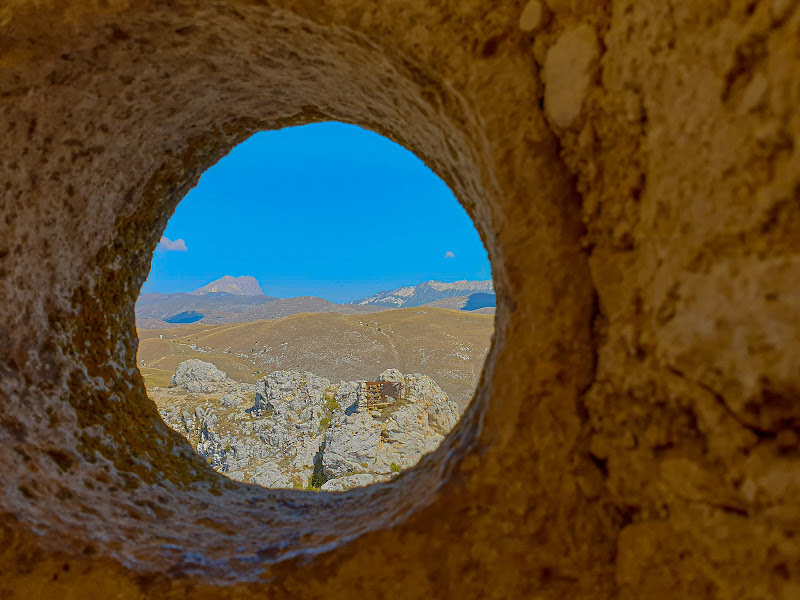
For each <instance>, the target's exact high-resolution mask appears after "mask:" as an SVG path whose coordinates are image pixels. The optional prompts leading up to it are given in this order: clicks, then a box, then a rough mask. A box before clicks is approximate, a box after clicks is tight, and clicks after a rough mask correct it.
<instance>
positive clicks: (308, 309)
mask: <svg viewBox="0 0 800 600" xmlns="http://www.w3.org/2000/svg"><path fill="white" fill-rule="evenodd" d="M382 310H388V309H386V308H384V307H381V306H354V305H351V304H336V303H334V302H330V301H328V300H325V299H324V298H317V297H316V296H298V297H297V298H279V299H277V300H273V301H272V302H269V303H267V304H262V305H260V306H256V307H255V308H252V309H250V310H248V311H247V312H245V313H238V314H225V313H209V314H206V315H205V318H204V319H203V321H202V322H203V323H249V322H251V321H260V320H263V319H281V318H283V317H288V316H291V315H296V314H300V313H340V314H346V315H356V314H368V313H374V312H380V311H382Z"/></svg>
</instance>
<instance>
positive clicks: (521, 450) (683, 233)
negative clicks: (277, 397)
mask: <svg viewBox="0 0 800 600" xmlns="http://www.w3.org/2000/svg"><path fill="white" fill-rule="evenodd" d="M799 52H800V10H798V8H797V3H794V2H786V1H777V0H775V1H768V0H763V1H758V2H737V1H732V2H697V1H696V0H676V1H674V2H671V3H649V2H629V1H625V0H619V1H617V0H613V1H609V2H602V3H601V2H587V1H583V0H574V1H567V0H558V1H556V0H546V1H542V2H535V3H533V2H520V3H514V2H509V3H489V4H487V3H486V2H478V1H477V0H464V1H459V2H441V1H439V2H429V1H426V2H423V1H422V0H408V1H405V2H366V1H359V0H354V1H353V2H350V3H346V4H345V3H343V2H341V1H339V0H321V1H319V2H306V1H301V0H275V1H273V2H270V3H268V4H260V3H250V2H244V1H238V0H237V1H233V0H218V1H215V2H210V3H208V2H204V3H193V2H188V1H183V0H176V1H174V2H169V3H165V2H160V1H156V0H147V1H144V2H140V3H129V2H124V1H110V2H105V3H100V2H86V1H80V2H79V1H78V0H49V1H48V2H24V1H19V0H16V1H12V2H5V3H4V4H2V5H0V127H2V135H0V165H1V166H2V168H0V207H2V209H1V210H0V216H1V217H2V218H0V299H2V301H1V302H0V397H1V398H2V400H3V401H2V402H0V464H2V470H0V472H1V473H2V483H3V487H2V489H3V494H2V497H1V498H0V514H2V519H1V520H0V523H2V526H1V527H0V537H2V541H3V543H2V544H1V545H0V564H2V565H3V571H2V578H1V582H0V586H2V588H1V589H2V594H0V595H2V596H3V597H9V598H19V597H22V598H26V599H27V598H30V597H31V593H32V592H31V590H35V591H36V592H38V593H39V595H40V596H42V597H54V598H55V597H65V598H66V597H70V596H72V597H109V596H115V597H118V598H142V597H164V596H171V597H187V596H190V595H192V596H194V595H196V594H197V593H198V592H199V593H202V594H205V595H207V596H210V597H216V598H225V597H236V598H239V599H241V598H259V597H265V596H268V597H272V598H298V597H306V598H323V597H324V598H325V599H326V600H333V599H335V598H350V597H352V595H353V590H358V592H359V593H361V594H363V595H365V596H370V597H376V598H380V597H403V598H433V597H453V598H458V597H465V598H471V597H498V598H537V597H541V598H603V599H606V598H608V599H610V598H623V599H633V598H701V599H702V598H731V599H733V598H745V597H754V598H780V599H793V598H796V597H798V595H799V594H800V592H799V591H798V590H799V589H800V572H799V571H798V565H799V564H800V541H798V540H800V536H798V535H797V530H798V521H799V520H800V519H799V518H798V515H800V505H798V500H797V498H798V497H799V495H798V487H799V485H798V480H799V479H800V478H799V477H798V473H799V472H800V458H798V457H799V456H800V451H799V450H798V434H797V427H798V422H800V403H799V402H798V400H797V398H798V396H797V390H798V379H797V378H798V370H797V368H796V367H797V361H796V359H794V357H796V356H797V355H798V354H800V342H798V340H800V323H799V322H798V303H799V302H800V289H798V285H800V284H799V283H798V282H800V277H798V276H797V275H798V260H799V259H798V255H800V246H798V240H800V234H799V232H798V229H799V228H800V208H799V207H798V193H799V192H798V190H800V169H799V168H798V164H799V161H798V150H797V149H798V148H800V118H799V117H798V110H797V107H798V106H800V86H798V85H797V83H796V82H797V81H800V62H798V60H797V56H798V53H799ZM324 119H337V120H341V121H345V122H349V123H356V124H361V125H364V126H366V127H369V128H371V129H374V130H376V131H378V132H380V133H383V134H386V135H387V136H389V137H390V138H392V139H395V140H397V141H399V142H401V143H403V144H404V145H405V146H406V147H407V148H409V149H410V150H412V151H413V152H415V153H416V154H417V155H418V156H420V157H422V158H423V159H424V160H425V161H426V163H427V164H429V165H430V166H431V168H433V169H434V170H435V171H436V172H437V173H438V174H439V175H440V176H441V177H442V178H443V179H444V180H445V181H446V182H447V183H448V184H449V185H450V186H451V187H452V189H453V191H454V193H455V194H456V196H457V197H458V198H459V199H460V201H461V202H462V203H463V205H464V207H465V209H466V210H467V211H468V213H469V215H470V216H471V217H472V218H473V220H474V222H475V225H476V228H477V229H478V231H479V233H480V234H481V236H482V239H483V241H484V243H485V244H486V247H487V250H488V252H489V256H490V258H491V260H492V267H493V268H492V271H493V275H494V288H495V291H496V293H497V320H496V329H497V331H496V335H495V338H494V345H493V350H492V351H491V352H490V354H489V356H488V358H487V361H486V367H485V369H484V372H483V376H482V378H481V382H480V384H479V387H478V390H477V393H476V396H475V398H474V400H473V402H472V404H471V405H470V406H469V407H468V408H467V410H466V412H465V413H464V415H463V416H462V418H461V420H460V421H459V423H458V424H457V425H456V426H455V428H454V429H453V430H452V431H451V433H450V434H449V435H448V436H446V437H445V439H444V440H443V442H442V444H441V445H440V447H439V448H438V449H437V450H436V451H434V452H433V453H431V454H430V455H428V456H426V457H424V458H423V459H422V460H420V462H419V463H418V464H417V465H416V467H414V468H412V469H409V470H408V471H407V472H406V473H405V474H404V475H402V476H401V477H398V478H396V479H393V480H391V481H388V482H384V483H378V484H376V485H372V486H368V487H364V488H358V489H353V490H350V491H347V492H345V493H338V494H322V493H320V494H314V493H309V492H306V491H301V490H267V489H264V488H261V487H258V486H253V485H247V484H244V483H237V482H233V481H231V480H229V479H226V478H224V477H223V476H222V475H220V474H218V473H216V472H215V471H214V470H213V469H212V468H211V467H210V466H209V465H208V464H207V463H206V462H205V461H204V460H203V459H202V458H201V457H200V456H198V455H197V454H196V453H195V452H194V450H193V449H192V448H191V447H190V446H189V444H188V443H187V442H186V440H185V439H184V438H182V437H181V436H179V435H178V434H176V433H174V432H173V431H172V430H171V429H170V428H169V427H167V426H166V425H165V424H164V423H163V421H162V419H161V418H160V416H159V414H158V412H157V410H156V408H155V406H154V405H153V403H152V402H151V401H150V400H149V399H148V398H147V396H146V394H145V391H144V387H143V385H142V381H141V378H140V376H139V373H138V371H137V369H136V365H135V355H136V343H137V342H136V335H135V329H134V312H133V307H134V303H135V300H136V297H137V295H138V293H139V290H140V288H141V284H142V282H143V281H144V279H145V276H146V274H147V271H148V268H149V264H150V260H151V257H152V253H153V250H154V249H155V247H156V245H157V244H158V241H159V239H160V237H161V235H162V234H163V230H164V227H165V226H166V222H167V219H168V217H169V215H170V214H171V213H172V211H173V210H174V208H175V206H176V204H177V202H178V201H179V200H180V198H181V197H182V196H183V195H184V194H185V193H186V192H187V190H189V189H190V188H191V187H192V186H193V185H194V184H195V183H196V181H197V179H198V177H199V176H200V174H201V173H202V172H203V170H205V169H207V168H208V167H209V166H210V165H211V164H213V163H214V162H215V161H216V160H217V159H219V158H220V157H222V156H224V155H225V154H226V153H227V152H228V151H229V150H230V148H231V147H232V146H233V145H235V144H236V143H237V142H239V141H242V140H243V139H245V138H246V137H248V136H249V135H251V134H253V133H254V132H255V131H259V130H264V129H274V128H278V127H283V126H286V125H292V124H301V123H308V122H313V121H319V120H324ZM376 210H378V209H377V199H376ZM377 214H380V213H379V212H378V213H377ZM362 217H363V215H359V219H362ZM359 222H360V221H359ZM358 242H359V243H369V242H368V241H364V240H358ZM237 393H238V392H237V391H236V390H235V389H234V390H231V391H230V392H228V399H227V402H231V403H236V402H238V401H239V400H243V399H242V398H240V397H239V396H237ZM364 475H366V474H352V475H347V476H346V477H351V478H357V477H361V478H362V479H365V477H364ZM265 477H267V478H268V477H272V474H265ZM442 557H446V560H443V558H442Z"/></svg>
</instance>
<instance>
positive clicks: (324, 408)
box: [149, 360, 459, 491]
mask: <svg viewBox="0 0 800 600" xmlns="http://www.w3.org/2000/svg"><path fill="white" fill-rule="evenodd" d="M377 381H385V382H392V383H396V384H397V385H398V389H399V390H400V391H399V394H398V398H397V399H392V401H391V403H390V404H389V405H387V406H383V407H382V408H372V409H370V407H368V406H367V402H366V397H367V396H366V388H365V382H364V381H339V382H338V383H332V382H331V381H330V380H328V379H326V378H323V377H319V376H317V375H314V374H312V373H308V372H297V371H276V372H273V373H270V374H269V375H267V376H266V377H264V378H262V379H259V380H258V381H257V382H256V383H255V384H246V383H241V382H236V381H233V380H231V379H229V378H228V377H227V375H226V374H225V373H224V372H222V371H220V370H219V369H218V368H216V367H215V366H214V365H213V364H211V363H207V362H204V361H200V360H187V361H184V362H182V363H180V364H179V365H178V368H177V370H176V372H175V374H174V375H173V376H172V378H171V387H169V388H167V389H162V388H158V387H156V388H152V389H150V390H149V395H150V397H151V398H152V399H153V400H154V402H155V403H156V406H157V407H158V409H159V412H160V413H161V415H162V417H163V418H164V420H165V422H166V423H167V424H168V425H169V426H170V427H172V428H173V429H174V430H175V431H177V432H178V433H180V434H181V435H183V436H184V437H185V438H186V439H187V440H188V441H189V443H190V444H191V445H192V447H193V448H195V450H196V451H197V452H198V453H199V454H201V455H202V456H203V457H205V458H206V461H207V462H208V463H209V464H210V465H211V466H212V467H213V468H214V469H216V470H217V471H219V472H221V473H224V474H225V475H227V476H228V477H230V478H231V479H235V480H237V481H243V482H248V483H255V484H259V485H262V486H264V487H270V488H297V489H315V490H320V491H343V490H347V489H349V488H352V487H357V486H363V485H368V484H370V483H374V482H378V481H387V480H389V479H392V478H393V477H396V476H397V475H398V474H399V473H400V472H401V471H402V470H403V469H407V468H409V467H411V466H413V465H415V464H416V463H417V462H418V461H419V459H420V458H421V457H422V456H423V455H425V454H427V453H429V452H431V451H433V450H434V449H435V448H436V447H437V446H438V445H439V443H440V442H441V440H442V439H443V437H444V436H445V435H446V434H447V432H449V431H450V429H451V428H452V427H453V426H454V425H455V423H456V421H457V420H458V417H459V409H458V406H457V405H456V403H454V402H452V401H450V400H449V399H448V397H447V394H445V393H444V392H443V391H442V390H441V388H439V386H438V385H437V384H436V382H434V381H433V380H432V379H431V378H430V377H427V376H424V375H420V374H414V375H403V374H402V373H400V371H398V370H396V369H388V370H385V371H384V372H383V373H381V374H380V375H379V376H378V377H377Z"/></svg>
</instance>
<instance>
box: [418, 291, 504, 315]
mask: <svg viewBox="0 0 800 600" xmlns="http://www.w3.org/2000/svg"><path fill="white" fill-rule="evenodd" d="M496 302H497V298H496V296H495V295H494V294H482V293H478V294H470V295H469V296H453V297H452V298H443V299H442V300H436V301H435V302H429V303H428V304H423V306H436V307H439V308H450V309H453V310H466V311H474V310H480V309H484V308H494V306H495V304H496Z"/></svg>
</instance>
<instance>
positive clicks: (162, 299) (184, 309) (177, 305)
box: [136, 293, 276, 321]
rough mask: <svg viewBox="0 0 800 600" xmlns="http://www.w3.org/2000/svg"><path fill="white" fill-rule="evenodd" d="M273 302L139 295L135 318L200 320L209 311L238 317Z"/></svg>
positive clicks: (231, 297) (268, 299)
mask: <svg viewBox="0 0 800 600" xmlns="http://www.w3.org/2000/svg"><path fill="white" fill-rule="evenodd" d="M273 300H276V298H275V297H274V296H263V295H262V296H242V295H239V294H226V293H213V294H212V293H209V294H203V295H194V294H142V295H141V296H139V299H138V300H137V301H136V319H137V320H142V319H146V318H150V319H158V320H161V321H168V320H174V319H173V317H178V319H177V320H181V317H182V316H183V315H184V314H185V313H197V314H199V315H201V317H200V319H202V318H203V317H204V316H205V315H207V314H209V313H212V312H218V313H229V314H240V313H245V312H247V311H249V310H251V309H253V308H255V307H256V306H260V305H262V304H266V303H268V302H272V301H273ZM200 319H195V320H196V321H197V320H200Z"/></svg>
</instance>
